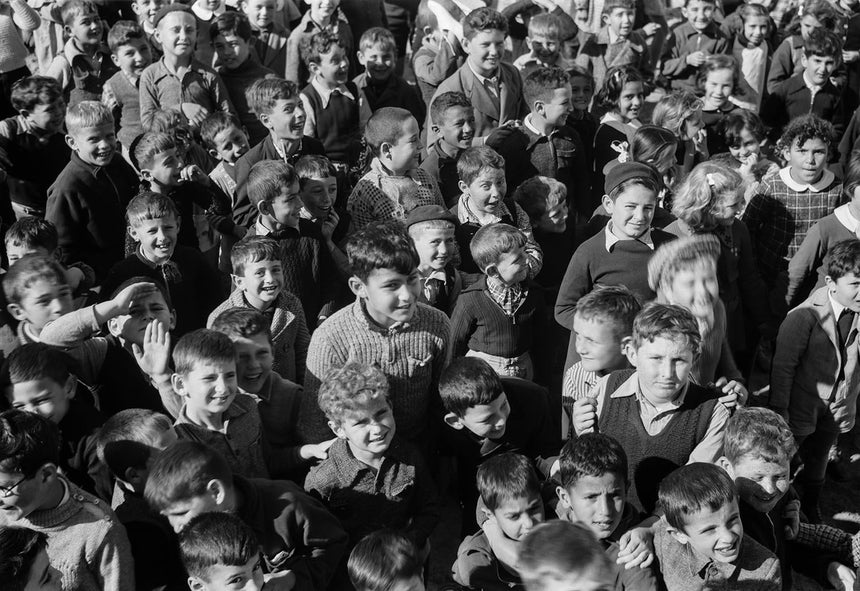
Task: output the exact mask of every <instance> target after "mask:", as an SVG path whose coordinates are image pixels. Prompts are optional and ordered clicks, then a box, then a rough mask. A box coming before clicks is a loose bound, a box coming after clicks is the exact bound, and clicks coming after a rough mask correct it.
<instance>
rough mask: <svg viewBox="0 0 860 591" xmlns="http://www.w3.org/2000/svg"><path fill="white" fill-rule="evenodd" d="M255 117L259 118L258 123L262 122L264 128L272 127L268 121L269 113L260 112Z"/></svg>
mask: <svg viewBox="0 0 860 591" xmlns="http://www.w3.org/2000/svg"><path fill="white" fill-rule="evenodd" d="M257 119H259V120H260V123H262V124H263V127H265V128H266V129H272V127H271V123H269V113H260V114H259V115H257Z"/></svg>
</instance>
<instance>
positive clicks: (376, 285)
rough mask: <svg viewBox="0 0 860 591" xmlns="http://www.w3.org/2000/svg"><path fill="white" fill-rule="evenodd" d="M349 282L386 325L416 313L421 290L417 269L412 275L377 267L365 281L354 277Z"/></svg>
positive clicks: (402, 320) (401, 320)
mask: <svg viewBox="0 0 860 591" xmlns="http://www.w3.org/2000/svg"><path fill="white" fill-rule="evenodd" d="M349 284H350V288H351V289H352V291H353V293H354V294H355V295H357V296H358V297H360V298H361V299H363V300H364V302H365V305H366V306H367V313H368V314H370V317H371V318H373V319H374V320H375V321H376V322H377V323H378V324H379V325H381V326H383V327H386V328H388V327H390V326H393V325H394V324H397V323H398V322H409V321H410V320H411V319H412V316H413V315H414V314H415V308H416V307H417V302H418V294H419V292H420V291H421V280H420V276H419V274H418V269H415V270H413V271H412V273H410V274H409V275H404V274H403V273H400V272H399V271H397V270H396V269H386V268H381V269H374V270H373V271H371V272H370V275H368V277H367V281H366V282H364V281H361V280H360V279H358V277H351V278H350V281H349Z"/></svg>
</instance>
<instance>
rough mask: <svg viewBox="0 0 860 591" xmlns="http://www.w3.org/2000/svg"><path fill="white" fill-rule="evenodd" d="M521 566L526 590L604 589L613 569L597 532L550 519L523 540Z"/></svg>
mask: <svg viewBox="0 0 860 591" xmlns="http://www.w3.org/2000/svg"><path fill="white" fill-rule="evenodd" d="M519 558H520V560H519V564H518V569H519V572H520V577H521V578H522V580H523V585H524V587H525V591H555V590H556V589H565V590H567V591H600V590H602V589H607V588H609V587H611V586H612V580H613V577H612V570H611V568H610V565H609V561H608V560H607V559H606V556H605V555H604V553H603V552H602V551H601V548H600V545H599V544H598V543H597V540H595V538H594V534H592V533H591V532H590V531H588V530H587V529H586V528H584V527H583V526H580V525H574V524H572V523H567V522H566V521H549V522H547V523H544V524H541V525H539V526H537V527H536V528H534V529H533V530H532V531H530V532H529V533H528V535H526V537H525V538H523V540H522V542H521V543H520V555H519Z"/></svg>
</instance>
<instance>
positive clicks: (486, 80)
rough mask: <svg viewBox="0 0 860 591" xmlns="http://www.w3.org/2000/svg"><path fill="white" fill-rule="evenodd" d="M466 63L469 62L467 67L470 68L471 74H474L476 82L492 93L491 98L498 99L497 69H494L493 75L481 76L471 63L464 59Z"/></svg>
mask: <svg viewBox="0 0 860 591" xmlns="http://www.w3.org/2000/svg"><path fill="white" fill-rule="evenodd" d="M466 63H467V64H469V69H470V70H472V74H474V75H475V78H476V79H477V80H478V82H480V83H481V84H482V85H483V86H484V88H486V89H487V91H488V92H489V93H490V94H492V95H493V98H496V99H498V98H499V95H500V90H499V82H500V80H499V71H498V70H496V75H495V76H490V77H487V76H482V75H480V74H478V73H477V72H476V71H475V68H473V67H472V64H471V63H470V62H469V60H466Z"/></svg>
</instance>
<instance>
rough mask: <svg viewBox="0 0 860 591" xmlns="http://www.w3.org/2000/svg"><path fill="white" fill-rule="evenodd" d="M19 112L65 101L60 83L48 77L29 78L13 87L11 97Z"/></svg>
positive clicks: (22, 79) (13, 105) (23, 79)
mask: <svg viewBox="0 0 860 591" xmlns="http://www.w3.org/2000/svg"><path fill="white" fill-rule="evenodd" d="M9 98H10V101H11V102H12V107H13V108H14V109H15V110H16V111H18V112H21V111H32V110H33V109H35V108H36V107H37V106H39V105H52V104H55V103H57V101H61V100H62V99H63V89H62V88H60V83H59V82H57V81H56V80H55V79H54V78H50V77H48V76H27V77H26V78H21V79H20V80H17V81H16V82H15V83H14V84H13V85H12V94H11V96H10V97H9Z"/></svg>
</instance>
